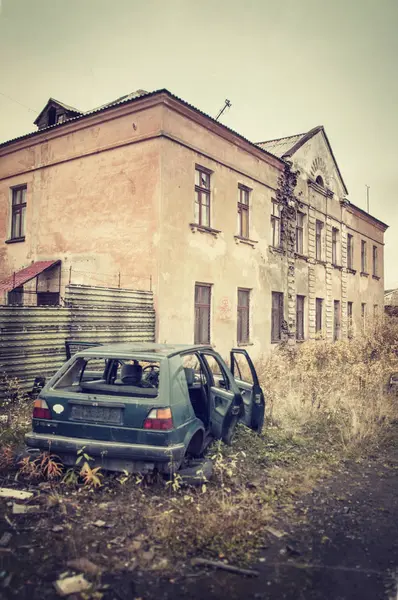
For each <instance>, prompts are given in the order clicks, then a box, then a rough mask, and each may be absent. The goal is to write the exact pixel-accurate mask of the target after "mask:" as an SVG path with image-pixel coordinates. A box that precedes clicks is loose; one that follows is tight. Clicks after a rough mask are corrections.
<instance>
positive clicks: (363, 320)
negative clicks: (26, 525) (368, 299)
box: [361, 302, 366, 331]
mask: <svg viewBox="0 0 398 600" xmlns="http://www.w3.org/2000/svg"><path fill="white" fill-rule="evenodd" d="M361 319H362V331H363V330H364V329H365V325H366V303H365V302H362V304H361Z"/></svg>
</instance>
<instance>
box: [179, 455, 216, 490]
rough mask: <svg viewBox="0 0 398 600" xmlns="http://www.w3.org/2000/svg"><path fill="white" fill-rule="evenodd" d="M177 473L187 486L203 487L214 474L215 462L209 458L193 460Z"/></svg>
mask: <svg viewBox="0 0 398 600" xmlns="http://www.w3.org/2000/svg"><path fill="white" fill-rule="evenodd" d="M177 473H178V475H179V476H180V477H181V480H182V483H183V484H185V485H203V484H204V483H206V482H207V481H209V479H210V477H211V476H212V474H213V462H212V461H211V460H210V459H208V458H205V459H198V460H191V461H189V463H188V466H186V467H182V468H181V469H179V470H178V471H177Z"/></svg>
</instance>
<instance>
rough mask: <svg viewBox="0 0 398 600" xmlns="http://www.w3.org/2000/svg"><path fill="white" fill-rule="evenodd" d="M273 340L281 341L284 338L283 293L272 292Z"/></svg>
mask: <svg viewBox="0 0 398 600" xmlns="http://www.w3.org/2000/svg"><path fill="white" fill-rule="evenodd" d="M271 319H272V321H271V341H272V342H280V340H281V339H282V322H283V294H282V293H281V292H272V315H271Z"/></svg>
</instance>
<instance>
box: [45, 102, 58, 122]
mask: <svg viewBox="0 0 398 600" xmlns="http://www.w3.org/2000/svg"><path fill="white" fill-rule="evenodd" d="M56 119H57V109H56V108H55V107H54V106H51V108H49V109H48V120H47V122H48V126H50V125H55V123H56Z"/></svg>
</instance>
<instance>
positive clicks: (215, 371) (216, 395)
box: [201, 351, 239, 439]
mask: <svg viewBox="0 0 398 600" xmlns="http://www.w3.org/2000/svg"><path fill="white" fill-rule="evenodd" d="M201 359H202V361H203V362H204V365H205V369H206V372H207V375H208V381H209V387H208V389H209V404H210V406H209V416H210V431H211V433H212V435H213V436H214V437H215V438H218V439H221V438H224V436H225V435H226V433H227V431H228V428H229V422H230V421H231V419H232V418H233V416H234V414H236V415H237V414H239V405H237V404H236V394H235V393H234V391H233V390H231V389H230V382H229V378H228V375H227V373H226V371H225V368H224V366H223V364H222V362H221V360H220V358H219V357H218V356H217V355H215V354H214V353H212V352H209V351H206V352H202V353H201Z"/></svg>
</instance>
